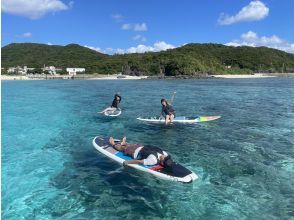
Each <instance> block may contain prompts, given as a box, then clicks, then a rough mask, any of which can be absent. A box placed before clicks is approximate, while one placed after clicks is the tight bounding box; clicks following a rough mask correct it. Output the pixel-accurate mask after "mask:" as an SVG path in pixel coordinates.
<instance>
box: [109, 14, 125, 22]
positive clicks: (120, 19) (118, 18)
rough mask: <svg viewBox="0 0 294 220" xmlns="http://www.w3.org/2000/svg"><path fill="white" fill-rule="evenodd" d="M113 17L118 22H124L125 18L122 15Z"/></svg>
mask: <svg viewBox="0 0 294 220" xmlns="http://www.w3.org/2000/svg"><path fill="white" fill-rule="evenodd" d="M111 17H112V19H113V20H115V21H116V22H122V21H123V18H124V17H123V16H122V15H121V14H113V15H111Z"/></svg>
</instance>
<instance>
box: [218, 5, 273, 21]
mask: <svg viewBox="0 0 294 220" xmlns="http://www.w3.org/2000/svg"><path fill="white" fill-rule="evenodd" d="M268 13H269V8H268V7H267V6H266V5H265V4H264V3H263V2H261V1H251V2H250V3H249V5H247V6H245V7H243V8H242V9H241V11H239V12H238V13H237V14H236V15H232V16H230V15H227V14H224V13H222V14H221V15H220V17H219V19H218V23H219V24H221V25H230V24H234V23H238V22H244V21H258V20H261V19H263V18H265V17H266V16H267V15H268Z"/></svg>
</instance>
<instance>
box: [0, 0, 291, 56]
mask: <svg viewBox="0 0 294 220" xmlns="http://www.w3.org/2000/svg"><path fill="white" fill-rule="evenodd" d="M1 4H2V5H1V6H2V40H1V43H2V46H4V45H7V44H9V43H15V42H34V43H45V44H54V45H55V44H56V45H66V44H69V43H77V44H80V45H82V46H88V47H90V48H92V49H95V50H98V51H101V52H105V53H110V54H111V53H128V52H145V51H159V50H164V49H168V48H173V47H178V46H181V45H183V44H186V43H209V42H213V43H222V44H227V45H232V46H239V45H249V46H262V45H264V46H268V47H273V48H278V49H281V50H285V51H288V52H291V53H294V28H293V27H294V25H293V23H294V13H293V9H294V1H293V0H262V1H256V0H252V1H245V0H238V1H237V0H217V1H215V0H206V1H197V0H182V1H177V0H173V1H171V0H169V1H168V0H74V1H69V0H30V1H27V0H2V3H1Z"/></svg>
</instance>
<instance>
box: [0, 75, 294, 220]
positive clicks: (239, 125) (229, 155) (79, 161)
mask: <svg viewBox="0 0 294 220" xmlns="http://www.w3.org/2000/svg"><path fill="white" fill-rule="evenodd" d="M174 91H177V95H176V98H175V100H174V107H175V109H176V113H177V115H178V116H180V115H186V116H196V115H221V116H222V118H221V119H220V120H217V121H213V122H209V123H202V124H197V125H174V126H169V127H165V126H163V125H150V124H145V123H141V122H139V121H138V120H136V118H137V117H139V116H155V115H158V114H159V113H160V99H161V98H163V97H167V98H169V97H170V96H171V94H172V93H173V92H174ZM116 92H120V93H121V95H122V96H123V99H122V104H121V108H122V110H123V113H122V115H121V116H120V117H118V118H106V117H103V116H100V115H98V114H96V112H97V111H101V110H102V109H103V108H104V107H106V106H107V105H109V104H111V101H112V98H113V95H114V93H116ZM293 100H294V79H293V78H290V79H286V78H285V79H282V78H271V79H241V80H240V79H231V80H220V79H219V80H189V81H188V80H186V81H185V80H183V81H180V80H179V81H172V80H171V81H168V80H167V81H161V80H159V81H147V80H146V81H26V82H23V81H5V82H2V217H3V218H5V219H71V218H72V219H95V218H96V219H146V218H147V217H148V218H150V219H153V218H158V219H160V218H166V219H195V218H200V219H291V218H293V217H294V212H293V210H294V207H293V195H294V189H293V184H294V182H293V179H294V175H293V171H294V166H293V164H294V161H293V158H294V155H293V152H294V151H293V146H294V139H293V137H294V112H293V109H294V102H293ZM96 135H102V136H109V135H113V136H115V137H119V138H121V137H123V136H124V135H126V136H127V137H128V139H129V141H130V142H140V143H147V144H153V145H157V146H159V147H161V148H163V149H165V150H167V151H169V152H170V153H171V154H172V156H173V157H174V158H175V160H177V161H178V162H180V163H182V164H183V165H185V166H187V167H188V168H189V169H191V170H193V171H194V172H196V173H197V174H198V175H199V177H200V178H199V179H198V180H197V181H195V182H194V183H193V184H179V183H174V182H167V181H163V180H159V179H156V178H154V177H153V176H150V175H148V174H145V173H141V172H139V171H136V170H133V169H130V168H124V167H122V166H120V165H119V164H117V163H115V162H113V161H111V160H109V159H108V158H105V157H104V156H102V155H100V154H99V153H98V152H97V151H95V149H94V148H93V146H92V139H93V137H94V136H96Z"/></svg>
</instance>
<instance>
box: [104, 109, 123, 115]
mask: <svg viewBox="0 0 294 220" xmlns="http://www.w3.org/2000/svg"><path fill="white" fill-rule="evenodd" d="M103 114H104V115H105V116H110V117H117V116H119V115H120V114H121V109H120V108H115V109H109V110H107V111H105V112H103Z"/></svg>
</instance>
